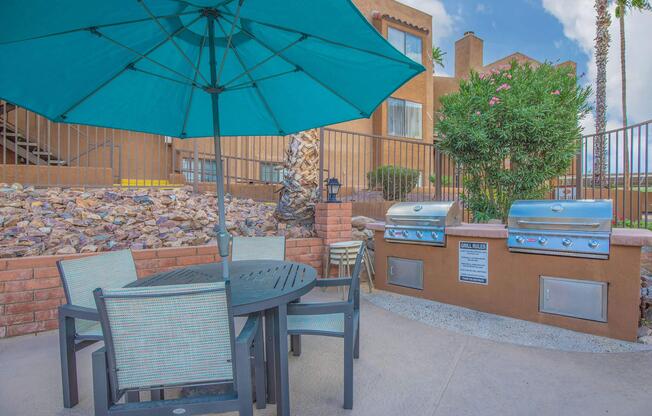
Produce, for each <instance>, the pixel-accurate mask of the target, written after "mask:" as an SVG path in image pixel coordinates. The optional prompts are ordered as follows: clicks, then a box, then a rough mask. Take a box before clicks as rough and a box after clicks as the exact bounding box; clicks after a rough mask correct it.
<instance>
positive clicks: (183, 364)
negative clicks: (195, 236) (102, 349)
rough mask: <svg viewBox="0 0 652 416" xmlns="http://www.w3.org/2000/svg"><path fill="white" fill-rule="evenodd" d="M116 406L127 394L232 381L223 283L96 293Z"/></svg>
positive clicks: (230, 321) (226, 296)
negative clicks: (145, 390)
mask: <svg viewBox="0 0 652 416" xmlns="http://www.w3.org/2000/svg"><path fill="white" fill-rule="evenodd" d="M95 299H96V302H97V308H98V311H99V313H100V320H101V323H102V331H103V333H104V339H105V344H106V348H107V352H108V360H109V379H110V382H111V387H112V388H111V391H112V393H113V394H114V400H116V401H117V400H118V399H119V397H120V396H121V395H122V393H123V392H124V391H125V390H132V389H139V388H140V389H145V388H148V387H153V386H159V387H160V386H187V385H194V384H205V383H206V384H208V383H215V382H219V381H229V380H233V373H234V371H233V365H232V357H233V355H234V350H233V348H234V338H233V319H232V315H231V310H230V292H229V286H228V284H226V283H225V282H217V283H205V284H185V285H169V286H155V287H135V288H123V289H97V290H96V291H95Z"/></svg>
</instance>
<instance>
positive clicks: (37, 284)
mask: <svg viewBox="0 0 652 416" xmlns="http://www.w3.org/2000/svg"><path fill="white" fill-rule="evenodd" d="M60 285H61V280H60V279H58V278H56V277H50V278H46V279H29V280H17V281H15V282H6V283H5V292H23V291H26V290H36V289H49V288H51V287H59V286H60Z"/></svg>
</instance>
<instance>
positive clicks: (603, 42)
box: [593, 0, 611, 187]
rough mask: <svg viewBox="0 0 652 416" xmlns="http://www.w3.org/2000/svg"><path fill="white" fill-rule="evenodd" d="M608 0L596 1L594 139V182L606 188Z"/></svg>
mask: <svg viewBox="0 0 652 416" xmlns="http://www.w3.org/2000/svg"><path fill="white" fill-rule="evenodd" d="M608 8H609V2H608V0H595V11H596V20H595V29H596V35H595V61H596V66H597V76H596V92H595V116H596V117H595V132H596V135H595V138H594V139H593V181H594V185H597V186H600V187H602V186H604V185H605V183H604V176H605V174H606V166H607V165H606V163H605V162H606V156H607V148H606V138H605V136H604V132H605V129H606V124H607V103H606V96H607V58H608V53H609V41H610V37H609V25H610V24H611V17H610V16H609V10H608Z"/></svg>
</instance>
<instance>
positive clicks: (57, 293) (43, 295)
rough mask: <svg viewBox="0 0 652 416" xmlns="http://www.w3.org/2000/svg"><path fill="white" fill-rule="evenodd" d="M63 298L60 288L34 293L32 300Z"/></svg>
mask: <svg viewBox="0 0 652 416" xmlns="http://www.w3.org/2000/svg"><path fill="white" fill-rule="evenodd" d="M64 296H65V294H64V293H63V288H62V287H55V288H53V289H42V290H35V291H34V300H45V299H61V298H63V297H64Z"/></svg>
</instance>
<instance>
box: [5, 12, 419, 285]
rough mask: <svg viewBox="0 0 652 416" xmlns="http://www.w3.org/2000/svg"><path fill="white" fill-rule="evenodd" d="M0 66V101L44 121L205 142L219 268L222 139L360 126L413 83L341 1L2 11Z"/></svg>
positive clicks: (224, 247) (392, 52) (410, 71)
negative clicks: (211, 154)
mask: <svg viewBox="0 0 652 416" xmlns="http://www.w3.org/2000/svg"><path fill="white" fill-rule="evenodd" d="M0 56H2V61H3V62H2V65H0V97H2V99H5V100H7V101H9V102H12V103H15V104H18V105H20V106H23V107H25V108H27V109H28V110H31V111H33V112H35V113H38V114H41V115H43V116H45V117H47V118H49V119H51V120H53V121H55V122H61V123H75V124H85V125H92V126H98V127H109V128H117V129H125V130H133V131H140V132H146V133H153V134H159V135H166V136H172V137H179V138H192V137H212V138H213V139H214V146H215V158H216V164H217V195H218V209H219V222H220V223H219V228H218V238H217V239H218V245H219V252H220V255H221V256H223V257H226V256H227V255H228V253H229V247H228V245H229V238H230V237H229V235H228V233H227V231H226V228H225V212H224V186H223V177H222V161H221V157H220V155H221V151H220V137H221V136H237V135H281V136H282V135H287V134H290V133H294V132H297V131H301V130H305V129H309V128H314V127H319V126H324V125H328V124H334V123H339V122H343V121H347V120H352V119H357V118H363V117H369V116H370V115H371V114H372V112H373V111H374V109H375V108H376V107H377V106H378V105H379V104H380V103H381V102H382V101H383V100H384V99H385V98H387V97H388V96H389V95H390V94H391V93H392V92H393V91H394V90H396V89H397V88H398V87H399V86H401V85H402V84H403V83H405V82H407V81H408V80H410V79H411V78H412V77H414V76H415V75H417V74H418V73H420V72H422V71H423V70H424V68H423V67H422V66H421V65H420V64H418V63H416V62H414V61H413V60H411V59H410V58H408V57H406V56H405V55H403V54H402V53H400V52H399V51H397V50H396V49H394V48H393V47H392V46H391V45H390V44H389V43H388V42H387V41H386V40H385V39H384V38H383V37H382V36H381V35H380V34H379V33H378V32H377V31H376V30H375V29H374V28H373V27H372V26H371V25H370V24H369V23H368V22H367V20H366V19H365V18H364V17H363V16H362V14H361V13H360V12H359V11H358V10H357V9H356V7H355V6H354V5H353V4H352V3H351V1H350V0H188V1H185V0H178V1H177V0H111V1H107V0H59V1H51V0H30V1H25V0H3V1H2V2H0ZM222 263H223V264H224V268H225V269H224V275H225V276H227V277H228V265H227V262H222Z"/></svg>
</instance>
